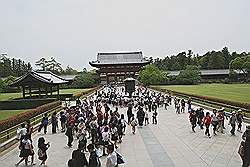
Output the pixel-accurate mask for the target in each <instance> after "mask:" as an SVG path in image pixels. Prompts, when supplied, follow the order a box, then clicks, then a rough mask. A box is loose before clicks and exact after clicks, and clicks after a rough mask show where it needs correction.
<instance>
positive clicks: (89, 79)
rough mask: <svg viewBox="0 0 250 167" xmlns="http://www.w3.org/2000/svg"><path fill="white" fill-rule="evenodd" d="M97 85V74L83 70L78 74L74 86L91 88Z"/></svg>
mask: <svg viewBox="0 0 250 167" xmlns="http://www.w3.org/2000/svg"><path fill="white" fill-rule="evenodd" d="M95 85H96V80H95V76H94V74H93V73H91V72H82V73H81V74H80V75H78V76H76V78H75V81H74V82H73V84H72V86H73V87H75V88H91V87H94V86H95Z"/></svg>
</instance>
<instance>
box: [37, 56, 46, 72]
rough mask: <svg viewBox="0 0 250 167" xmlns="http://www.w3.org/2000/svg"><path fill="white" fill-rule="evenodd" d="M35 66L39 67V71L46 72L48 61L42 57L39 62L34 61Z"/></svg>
mask: <svg viewBox="0 0 250 167" xmlns="http://www.w3.org/2000/svg"><path fill="white" fill-rule="evenodd" d="M35 65H36V66H38V67H40V68H41V70H43V71H46V69H47V66H48V61H47V60H46V59H45V58H44V57H42V58H41V59H40V60H38V61H36V64H35Z"/></svg>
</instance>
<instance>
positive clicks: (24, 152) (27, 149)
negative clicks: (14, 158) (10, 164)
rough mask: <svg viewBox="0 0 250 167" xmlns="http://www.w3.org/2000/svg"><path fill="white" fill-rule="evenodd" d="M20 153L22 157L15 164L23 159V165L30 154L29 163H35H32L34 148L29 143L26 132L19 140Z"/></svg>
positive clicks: (26, 162) (26, 163)
mask: <svg viewBox="0 0 250 167" xmlns="http://www.w3.org/2000/svg"><path fill="white" fill-rule="evenodd" d="M20 149H21V151H20V155H19V157H20V158H22V159H21V160H20V161H18V162H17V163H16V164H15V166H19V164H20V163H21V162H23V161H25V165H26V166H27V165H28V157H29V156H31V165H35V163H34V150H33V146H32V143H31V140H30V139H29V136H28V135H27V134H26V135H25V136H24V138H23V139H22V141H21V146H20Z"/></svg>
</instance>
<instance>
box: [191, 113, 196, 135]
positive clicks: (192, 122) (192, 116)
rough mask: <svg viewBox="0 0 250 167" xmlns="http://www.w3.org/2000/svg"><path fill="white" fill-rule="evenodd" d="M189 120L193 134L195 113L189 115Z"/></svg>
mask: <svg viewBox="0 0 250 167" xmlns="http://www.w3.org/2000/svg"><path fill="white" fill-rule="evenodd" d="M189 120H190V123H191V125H192V131H193V132H195V127H196V123H197V115H196V113H195V111H192V112H191V113H190V115H189Z"/></svg>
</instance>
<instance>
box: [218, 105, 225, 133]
mask: <svg viewBox="0 0 250 167" xmlns="http://www.w3.org/2000/svg"><path fill="white" fill-rule="evenodd" d="M217 118H218V123H219V124H218V127H217V130H218V131H219V130H220V132H221V133H222V134H223V133H224V132H223V122H224V115H223V112H222V111H221V110H219V111H218V114H217Z"/></svg>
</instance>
